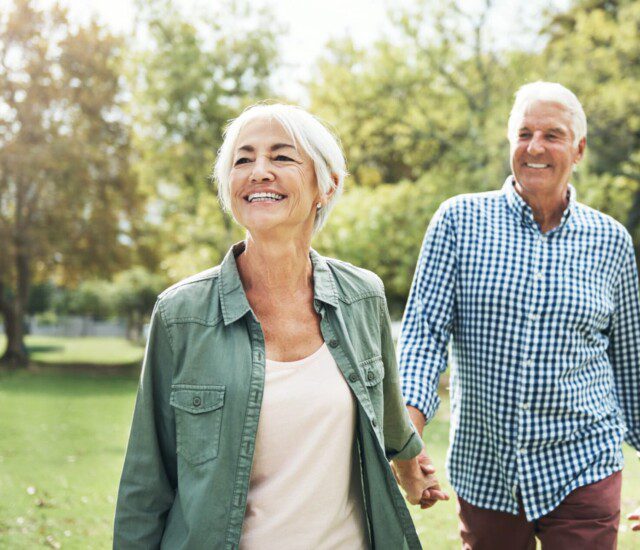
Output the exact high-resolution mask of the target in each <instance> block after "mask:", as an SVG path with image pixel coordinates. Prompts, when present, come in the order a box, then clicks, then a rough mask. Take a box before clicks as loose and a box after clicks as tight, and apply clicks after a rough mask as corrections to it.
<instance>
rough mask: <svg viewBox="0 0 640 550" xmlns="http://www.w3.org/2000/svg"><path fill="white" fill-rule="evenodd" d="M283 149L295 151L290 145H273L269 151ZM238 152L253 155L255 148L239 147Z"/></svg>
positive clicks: (251, 146) (248, 146) (249, 146)
mask: <svg viewBox="0 0 640 550" xmlns="http://www.w3.org/2000/svg"><path fill="white" fill-rule="evenodd" d="M285 148H289V149H293V150H294V151H297V149H296V148H295V147H294V146H293V145H291V144H290V143H275V144H273V145H272V146H271V151H278V150H279V149H285ZM238 151H246V152H247V153H253V152H254V151H255V148H254V147H253V145H241V146H240V147H238Z"/></svg>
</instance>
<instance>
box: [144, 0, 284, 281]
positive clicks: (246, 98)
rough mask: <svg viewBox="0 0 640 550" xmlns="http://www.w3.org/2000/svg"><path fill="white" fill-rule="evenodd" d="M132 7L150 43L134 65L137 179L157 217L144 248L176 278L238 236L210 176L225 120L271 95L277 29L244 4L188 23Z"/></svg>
mask: <svg viewBox="0 0 640 550" xmlns="http://www.w3.org/2000/svg"><path fill="white" fill-rule="evenodd" d="M140 4H141V13H140V17H141V21H142V22H143V28H144V29H145V30H146V32H147V33H148V35H149V38H150V42H149V45H148V47H146V48H145V49H144V50H143V51H141V52H138V54H137V57H138V59H137V63H136V65H135V70H136V78H135V80H134V84H135V85H134V97H135V106H136V107H135V109H134V113H133V115H134V120H135V128H136V138H135V139H136V148H137V150H138V153H139V156H140V160H139V162H138V164H137V171H138V173H139V176H140V178H141V181H142V184H143V186H144V187H145V189H147V191H148V192H149V194H150V196H151V197H152V198H153V202H152V204H153V207H154V211H155V213H156V214H157V217H158V218H159V220H158V223H157V224H155V225H154V226H153V227H152V228H151V229H152V230H153V238H151V239H149V240H148V241H147V242H146V243H145V245H146V248H147V253H148V256H150V257H153V258H155V260H156V262H159V261H160V260H162V268H163V270H164V271H165V272H167V273H168V274H169V276H170V277H171V278H172V279H174V280H175V279H177V278H179V277H182V276H186V275H191V274H193V273H194V272H197V271H200V270H202V269H205V268H207V267H210V266H211V265H212V264H214V263H217V262H218V261H219V260H220V259H221V257H222V254H223V253H224V252H226V249H227V248H228V246H229V245H230V244H231V243H232V242H233V241H234V239H237V237H238V231H237V229H236V228H235V227H234V225H233V222H232V221H231V219H230V218H229V217H228V216H226V215H223V214H222V213H221V212H220V208H219V207H218V205H217V201H216V199H215V196H216V191H215V190H214V189H213V186H212V185H211V183H210V173H211V169H212V167H213V163H214V161H215V156H216V151H217V150H218V148H219V146H220V144H221V142H222V133H223V129H224V127H225V126H226V124H227V122H228V121H229V120H230V119H231V118H234V117H235V116H237V115H238V114H239V113H240V111H241V110H242V109H243V108H244V107H246V106H247V105H249V104H251V103H254V102H256V101H257V100H259V99H263V98H266V97H267V96H268V94H269V92H270V89H269V79H270V75H271V73H272V72H273V70H274V68H275V67H276V66H277V62H278V59H277V36H278V33H279V31H280V29H279V27H278V25H274V24H273V17H272V16H271V15H270V14H269V12H267V11H265V10H264V9H254V8H253V7H251V6H249V4H248V3H245V2H230V1H228V2H224V3H222V4H221V5H220V6H219V7H218V8H217V9H216V10H215V11H213V12H206V13H205V12H202V13H198V15H197V17H196V16H194V14H193V13H191V14H189V16H187V15H185V14H183V13H182V12H181V11H180V10H179V9H178V5H177V4H175V3H173V2H171V1H168V0H149V1H148V2H140ZM152 225H153V224H152ZM152 267H157V266H152Z"/></svg>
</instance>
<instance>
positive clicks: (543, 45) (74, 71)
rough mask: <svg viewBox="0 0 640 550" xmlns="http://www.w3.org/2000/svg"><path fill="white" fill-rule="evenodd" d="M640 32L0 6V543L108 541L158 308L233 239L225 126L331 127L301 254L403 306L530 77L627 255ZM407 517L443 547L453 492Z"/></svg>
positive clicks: (619, 22) (538, 10)
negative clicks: (323, 174)
mask: <svg viewBox="0 0 640 550" xmlns="http://www.w3.org/2000/svg"><path fill="white" fill-rule="evenodd" d="M639 31H640V2H639V1H629V0H611V1H604V0H602V1H600V0H566V1H556V2H544V1H538V0H529V1H520V0H513V1H504V0H495V1H491V0H460V1H458V2H453V1H449V0H444V1H443V0H440V1H435V0H400V1H396V2H391V1H385V0H369V1H365V0H352V1H350V2H344V1H338V0H324V1H320V0H309V1H306V2H300V1H297V2H296V1H294V0H280V1H277V0H272V1H267V0H265V1H252V2H246V1H244V0H238V1H235V2H230V1H213V0H210V1H208V2H207V1H200V2H197V1H195V0H189V1H186V0H185V1H180V2H178V1H177V0H175V1H171V0H136V1H127V0H111V1H100V0H84V1H80V0H78V1H76V2H74V1H71V0H68V1H66V2H62V3H55V2H52V1H44V0H42V1H27V0H0V313H1V316H0V323H1V324H0V329H1V330H0V334H2V335H0V356H1V359H0V365H1V366H0V495H1V496H0V547H2V548H5V547H6V548H34V547H38V546H44V547H51V548H61V547H64V548H108V547H109V546H110V536H111V522H112V516H113V509H114V498H115V493H116V490H117V482H118V476H119V473H120V469H121V466H122V459H123V456H124V448H125V444H126V438H127V435H128V428H129V423H130V419H131V413H132V407H133V399H134V397H135V388H136V377H137V375H138V372H139V365H140V360H141V358H142V354H143V352H144V343H145V334H146V324H147V321H148V316H149V314H150V311H151V308H152V307H153V304H154V301H155V298H156V296H157V294H158V293H159V292H160V291H161V290H162V289H164V288H166V287H167V286H168V285H170V284H171V283H173V282H175V281H177V280H179V279H181V278H183V277H186V276H188V275H191V274H194V273H196V272H198V271H200V270H203V269H206V268H208V267H210V266H213V265H215V264H217V263H219V262H220V260H221V259H222V256H223V255H224V253H225V252H226V250H227V249H228V247H229V246H230V244H232V243H233V242H236V241H238V240H240V239H241V238H242V236H243V234H242V231H241V229H240V228H239V227H237V226H236V225H235V224H234V223H233V221H232V220H231V219H230V218H229V217H228V216H226V215H224V214H223V213H222V212H221V211H220V208H219V205H218V201H217V198H216V189H215V188H214V186H213V184H212V182H211V180H210V173H211V168H212V165H213V162H214V160H215V155H216V150H217V148H218V147H219V145H220V143H221V135H222V131H223V128H224V126H225V124H226V123H227V121H228V120H229V119H231V118H233V117H235V116H236V115H237V114H239V112H240V111H242V109H244V108H245V107H246V106H248V105H250V104H252V103H255V102H256V101H261V100H277V101H284V102H292V103H298V104H301V105H303V106H305V107H307V108H309V109H310V110H311V112H313V113H314V114H316V115H318V116H320V117H321V118H323V119H324V120H325V121H326V122H328V123H329V124H330V125H331V126H332V127H333V128H334V129H335V131H336V133H337V134H338V136H339V137H340V138H341V140H342V144H343V146H344V149H345V153H346V157H347V162H348V167H349V171H350V173H351V176H350V177H349V178H348V180H347V183H346V192H345V195H344V197H343V198H342V200H341V202H340V203H339V204H338V206H337V207H336V209H335V210H334V212H333V214H332V216H331V218H330V219H329V223H328V225H327V226H326V228H325V229H324V230H323V231H322V233H320V234H319V235H318V236H317V237H316V238H315V241H314V247H315V248H317V249H318V250H319V251H320V252H322V253H324V254H326V255H330V256H335V257H338V258H340V259H342V260H346V261H349V262H352V263H354V264H356V265H359V266H363V267H366V268H369V269H371V270H373V271H375V272H376V273H378V274H379V275H380V276H381V277H382V278H383V280H384V282H385V285H386V289H387V294H388V300H389V305H390V309H391V312H392V316H393V317H394V318H395V319H396V320H399V319H400V317H401V315H402V311H403V308H404V304H405V300H406V297H407V294H408V291H409V286H410V284H411V279H412V276H413V271H414V267H415V263H416V260H417V255H418V252H419V249H420V243H421V240H422V237H423V235H424V231H425V229H426V226H427V224H428V222H429V220H430V217H431V216H432V214H433V213H434V212H435V210H436V209H437V207H438V205H439V204H440V203H441V202H442V201H443V200H445V199H447V198H448V197H450V196H452V195H455V194H459V193H465V192H476V191H485V190H491V189H498V188H499V187H500V186H501V185H502V182H503V181H504V179H505V177H506V176H507V175H508V174H509V154H508V143H507V139H506V123H507V117H508V113H509V109H510V106H511V102H512V99H513V94H514V92H515V91H516V89H517V88H518V87H519V86H520V85H522V84H524V83H526V82H530V81H534V80H538V79H544V80H552V81H558V82H560V83H562V84H564V85H565V86H567V87H569V88H570V89H572V90H573V91H574V92H575V93H576V94H577V96H578V97H579V99H580V100H581V101H582V103H583V105H584V108H585V111H586V113H587V119H588V124H589V131H588V148H587V155H586V159H585V161H584V162H583V163H582V164H581V165H580V169H579V171H578V172H577V173H576V175H575V178H574V181H573V183H574V185H575V187H576V188H577V190H578V199H579V200H581V201H582V202H585V203H587V204H589V205H591V206H593V207H595V208H597V209H599V210H602V211H604V212H606V213H608V214H610V215H612V216H613V217H615V218H616V219H618V220H619V221H620V222H622V223H623V224H624V225H625V226H626V227H627V228H628V230H629V231H630V232H631V234H632V235H633V236H634V241H635V243H636V250H637V251H638V248H639V247H640V39H639V36H640V34H639ZM442 393H443V399H444V404H443V406H442V407H441V410H440V412H439V416H438V418H437V419H436V420H435V421H434V422H433V423H432V424H431V425H430V427H429V428H428V429H427V430H426V434H427V435H426V441H427V444H428V446H429V447H430V449H431V454H433V455H434V458H435V459H436V465H437V467H438V468H439V470H440V471H441V476H442V473H443V464H444V455H445V452H446V445H447V437H448V434H447V430H448V419H447V416H448V402H447V389H446V381H445V382H444V383H443V387H442ZM625 452H626V453H627V454H628V455H629V460H628V466H627V468H626V470H625V482H624V494H623V512H630V511H631V510H632V509H633V508H635V507H637V506H640V467H639V465H638V464H637V460H635V459H634V458H633V454H632V453H631V451H630V449H629V448H627V449H625ZM415 518H416V521H417V522H418V529H419V532H420V536H421V539H422V541H423V543H424V545H425V547H427V548H457V547H459V543H458V542H457V521H456V517H455V505H454V504H453V502H450V503H447V504H439V505H438V506H436V507H435V508H433V509H432V510H430V511H428V512H426V513H417V514H415ZM633 541H634V537H633V535H632V534H631V533H629V532H628V528H627V524H626V523H625V521H623V522H622V525H621V547H622V548H633V547H636V548H637V547H639V545H640V536H638V535H636V537H635V543H634V542H633Z"/></svg>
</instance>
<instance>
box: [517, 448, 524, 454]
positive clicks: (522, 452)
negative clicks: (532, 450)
mask: <svg viewBox="0 0 640 550" xmlns="http://www.w3.org/2000/svg"><path fill="white" fill-rule="evenodd" d="M525 452H526V449H525V448H524V447H520V448H519V449H518V454H521V455H523V454H524V453H525Z"/></svg>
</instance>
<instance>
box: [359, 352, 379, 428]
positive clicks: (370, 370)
mask: <svg viewBox="0 0 640 550" xmlns="http://www.w3.org/2000/svg"><path fill="white" fill-rule="evenodd" d="M358 368H359V369H360V373H361V375H362V379H363V381H364V385H365V386H366V388H367V393H368V394H369V399H371V405H372V406H373V412H374V413H375V415H376V417H377V419H378V421H379V422H380V425H382V411H383V409H384V395H383V391H382V380H383V378H384V364H383V363H382V358H381V357H373V358H372V359H367V360H366V361H362V362H361V363H359V364H358Z"/></svg>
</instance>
